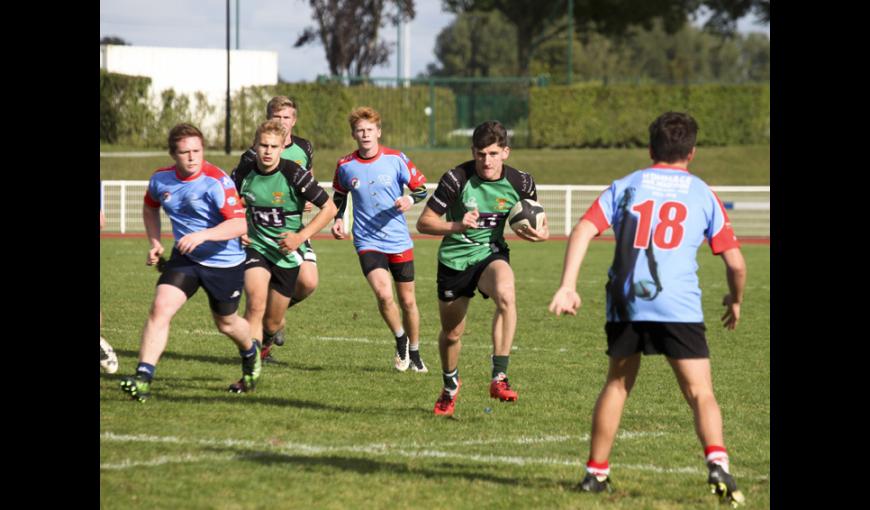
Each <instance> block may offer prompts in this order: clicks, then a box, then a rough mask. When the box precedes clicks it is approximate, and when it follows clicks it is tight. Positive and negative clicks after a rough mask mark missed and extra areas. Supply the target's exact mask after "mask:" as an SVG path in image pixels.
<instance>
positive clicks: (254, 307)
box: [245, 295, 266, 317]
mask: <svg viewBox="0 0 870 510" xmlns="http://www.w3.org/2000/svg"><path fill="white" fill-rule="evenodd" d="M245 310H246V312H247V314H248V315H250V314H253V315H255V316H257V317H262V316H263V314H264V313H266V299H265V298H260V297H252V296H251V295H248V298H247V302H246V304H245Z"/></svg>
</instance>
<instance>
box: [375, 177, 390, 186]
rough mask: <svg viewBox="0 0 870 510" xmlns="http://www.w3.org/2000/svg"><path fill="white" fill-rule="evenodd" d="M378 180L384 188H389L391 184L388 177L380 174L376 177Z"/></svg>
mask: <svg viewBox="0 0 870 510" xmlns="http://www.w3.org/2000/svg"><path fill="white" fill-rule="evenodd" d="M378 180H379V181H381V184H383V185H384V186H389V185H390V183H391V182H392V178H390V176H389V175H385V174H381V175H379V176H378Z"/></svg>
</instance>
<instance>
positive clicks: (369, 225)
mask: <svg viewBox="0 0 870 510" xmlns="http://www.w3.org/2000/svg"><path fill="white" fill-rule="evenodd" d="M425 183H426V177H425V176H424V175H423V174H422V173H421V172H420V171H419V170H417V167H416V166H415V165H414V163H412V162H411V160H410V159H408V157H407V156H405V155H404V154H403V153H402V152H399V151H397V150H393V149H390V148H388V147H384V146H381V148H380V150H379V151H378V153H377V154H376V155H375V156H374V157H372V158H370V159H363V158H361V157H360V155H359V151H354V152H353V154H349V155H347V156H345V157H343V158H342V159H340V160H339V161H338V164H337V165H336V168H335V178H334V179H333V181H332V187H333V188H334V189H335V192H336V193H339V194H347V193H350V194H351V196H352V197H353V245H354V247H355V248H356V250H357V252H360V251H363V250H375V251H379V252H382V253H401V252H403V251H405V250H407V249H409V248H412V247H413V246H414V243H413V242H412V241H411V235H410V233H409V232H408V223H407V221H406V220H405V215H404V213H402V212H401V211H399V210H398V209H396V200H397V199H398V198H399V197H401V196H402V195H403V194H404V190H403V188H402V187H403V186H408V188H410V189H411V190H416V189H418V188H419V187H420V186H422V185H424V184H425Z"/></svg>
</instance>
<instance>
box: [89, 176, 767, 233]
mask: <svg viewBox="0 0 870 510" xmlns="http://www.w3.org/2000/svg"><path fill="white" fill-rule="evenodd" d="M321 185H322V186H323V188H324V189H325V190H327V191H328V192H329V193H330V195H331V194H332V185H330V184H326V183H321ZM147 187H148V181H102V183H101V189H100V192H101V206H102V208H103V212H104V213H105V215H106V227H105V229H104V231H105V232H115V233H122V234H127V233H144V232H145V226H144V224H143V223H142V200H143V197H144V195H145V190H146V189H147ZM606 187H607V185H606V184H602V185H585V186H579V185H559V184H539V185H538V202H540V203H541V205H543V206H544V210H545V211H546V212H547V221H548V223H549V225H550V234H551V235H566V236H567V235H569V234H570V233H571V228H573V226H574V224H575V223H576V222H577V220H578V219H579V218H580V216H582V215H583V213H585V212H586V209H588V208H589V206H590V205H591V204H592V202H593V201H594V200H595V199H596V198H597V197H598V195H599V194H600V193H601V191H602V190H604V188H606ZM711 188H712V189H713V191H715V192H716V194H717V195H719V198H720V199H721V200H722V202H723V204H725V208H726V209H727V210H728V216H729V218H730V219H731V225H732V226H733V227H734V232H735V233H736V234H737V236H738V237H767V238H769V237H770V186H711ZM432 191H434V188H433V189H432ZM348 198H349V199H350V196H349V197H348ZM350 210H351V207H350V206H349V207H348V208H347V211H348V212H347V213H346V214H348V215H349V214H350ZM422 212H423V206H422V205H419V204H418V205H416V206H414V207H412V208H411V209H410V210H409V211H408V212H407V213H405V216H406V217H407V219H408V226H409V229H410V231H411V233H412V234H416V233H418V232H417V229H416V226H415V225H416V223H417V218H418V217H419V215H420V213H422ZM315 214H317V211H316V209H314V210H312V211H311V212H309V213H306V214H304V215H303V222H305V223H308V222H309V221H311V218H312V217H313V216H314V215H315ZM160 218H161V222H162V231H163V232H164V233H169V232H171V231H172V230H171V229H172V227H171V225H170V223H169V219H168V218H167V216H166V215H165V214H161V215H160ZM330 227H331V225H330V226H328V227H327V228H325V229H324V230H322V232H323V233H328V232H329V228H330ZM612 234H613V232H612V231H611V230H608V231H607V232H605V235H612Z"/></svg>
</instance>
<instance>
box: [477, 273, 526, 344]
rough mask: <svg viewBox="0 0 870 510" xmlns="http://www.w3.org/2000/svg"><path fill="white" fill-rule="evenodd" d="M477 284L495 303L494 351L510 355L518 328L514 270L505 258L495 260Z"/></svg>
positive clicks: (493, 323) (493, 325)
mask: <svg viewBox="0 0 870 510" xmlns="http://www.w3.org/2000/svg"><path fill="white" fill-rule="evenodd" d="M477 286H478V287H479V288H480V290H481V291H483V292H485V293H486V295H488V296H489V297H490V299H492V301H493V303H495V314H494V315H493V318H492V353H493V354H494V355H495V356H509V355H510V353H511V346H512V345H513V343H514V334H515V333H516V330H517V303H516V297H515V291H514V272H513V269H511V266H510V264H508V263H507V262H505V261H503V260H496V261H493V262H492V263H491V264H489V265H488V266H486V269H484V270H483V273H482V274H481V275H480V280H479V281H478V284H477Z"/></svg>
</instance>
